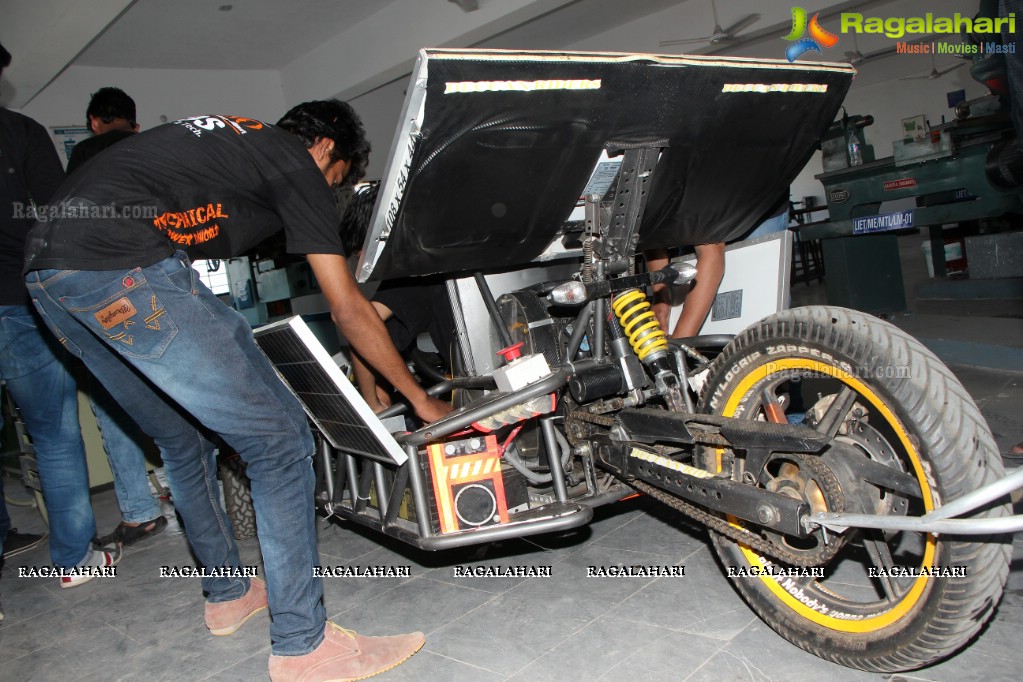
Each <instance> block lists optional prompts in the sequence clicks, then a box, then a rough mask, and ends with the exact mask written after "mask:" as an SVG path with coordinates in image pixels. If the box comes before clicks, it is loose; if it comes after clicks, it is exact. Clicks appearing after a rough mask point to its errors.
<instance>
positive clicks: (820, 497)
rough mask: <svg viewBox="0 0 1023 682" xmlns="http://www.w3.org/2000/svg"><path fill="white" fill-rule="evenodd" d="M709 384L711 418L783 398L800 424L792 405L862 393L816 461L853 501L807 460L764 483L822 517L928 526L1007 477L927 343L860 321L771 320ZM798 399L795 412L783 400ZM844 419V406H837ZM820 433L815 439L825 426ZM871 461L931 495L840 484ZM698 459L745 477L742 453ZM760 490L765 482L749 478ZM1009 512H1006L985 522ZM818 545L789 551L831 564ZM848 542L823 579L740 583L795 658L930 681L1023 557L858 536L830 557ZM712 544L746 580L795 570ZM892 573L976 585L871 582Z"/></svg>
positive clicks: (1007, 551)
mask: <svg viewBox="0 0 1023 682" xmlns="http://www.w3.org/2000/svg"><path fill="white" fill-rule="evenodd" d="M907 374H908V376H906V375H907ZM705 385H706V387H707V388H706V389H705V390H704V393H703V396H702V397H701V401H700V410H701V411H703V412H706V413H712V414H718V415H731V416H736V417H740V418H748V419H757V418H763V416H762V415H763V414H764V410H763V405H764V404H766V403H767V401H768V400H769V399H770V400H775V399H776V398H778V397H780V401H781V402H784V401H785V400H789V401H791V402H790V408H789V414H788V415H787V416H790V421H792V419H791V416H796V419H797V420H798V412H796V411H793V410H792V409H791V404H792V403H797V402H798V398H800V397H801V396H804V395H806V394H809V395H810V397H809V400H808V401H807V404H806V405H805V407H811V403H817V405H818V406H819V407H821V408H822V410H823V407H824V406H825V405H828V403H827V399H824V400H821V399H820V398H817V397H816V396H818V395H823V396H828V395H839V396H841V395H843V394H844V395H850V394H848V393H844V391H845V389H844V388H843V387H848V388H849V389H850V390H852V391H853V392H854V394H855V402H853V403H852V407H851V409H848V410H847V411H843V410H841V409H839V408H837V407H835V409H834V413H835V415H841V416H843V418H842V419H841V420H839V421H841V423H842V424H843V429H844V432H839V433H838V434H836V437H835V438H834V440H833V441H832V445H831V446H829V448H828V449H827V450H825V451H824V453H823V454H821V455H820V456H819V458H818V461H823V462H826V463H829V470H831V471H833V472H839V474H840V475H839V476H838V477H837V480H838V481H839V482H840V483H841V487H842V488H843V491H844V493H845V498H846V499H843V498H842V497H841V496H836V495H834V494H831V495H827V494H825V493H824V492H823V491H824V490H827V488H826V487H825V486H826V485H827V481H826V480H825V478H821V477H820V476H817V477H816V480H815V476H814V474H812V472H811V471H810V470H811V469H812V467H810V466H809V465H806V464H802V463H801V462H802V460H800V459H799V458H798V457H789V458H786V457H785V456H776V459H775V460H774V461H773V462H771V463H769V464H768V465H767V466H765V467H764V468H763V470H762V473H761V474H760V476H759V477H756V484H757V485H763V486H767V487H772V486H773V487H772V489H775V490H779V489H782V490H784V489H788V490H789V491H790V492H791V491H793V490H794V491H795V492H793V493H792V494H795V495H800V494H802V495H806V496H807V497H812V498H813V499H814V500H816V504H817V505H818V506H821V505H822V504H823V505H824V506H829V505H830V504H834V505H836V506H839V505H841V506H844V508H845V509H846V510H847V511H861V510H859V509H853V508H851V507H850V505H855V504H862V505H864V507H865V509H863V510H862V511H872V512H875V513H885V514H900V515H919V514H922V513H925V512H926V511H927V510H929V509H932V508H934V507H937V506H940V504H941V503H942V501H951V500H953V499H956V498H958V497H961V496H962V495H964V494H966V493H968V492H970V491H972V490H975V489H977V488H979V487H980V486H982V485H985V484H987V483H990V482H992V481H995V480H997V479H999V478H1001V477H1003V475H1004V472H1003V469H1002V464H1001V459H1000V457H999V454H998V449H997V447H996V445H995V443H994V440H993V438H992V436H991V432H990V430H989V428H988V426H987V423H986V422H985V421H984V419H983V417H982V416H981V414H980V411H979V410H978V409H977V406H976V404H975V403H974V402H973V400H972V399H971V398H970V396H969V395H968V394H967V392H966V390H965V389H964V388H963V386H962V385H961V384H960V383H959V381H958V380H957V379H956V378H955V377H954V376H953V375H952V373H951V372H950V371H949V369H948V368H947V367H946V366H945V365H944V364H942V363H941V361H940V360H938V358H937V357H935V356H934V355H933V354H932V353H931V352H930V351H929V350H927V349H926V348H925V347H924V346H923V345H922V344H921V343H920V342H919V341H917V340H916V339H914V338H912V337H911V336H909V335H907V334H905V333H904V332H902V331H900V330H899V329H897V328H896V327H894V326H892V325H891V324H888V323H887V322H883V321H881V320H879V319H876V318H874V317H871V316H869V315H865V314H863V313H859V312H856V311H852V310H846V309H842V308H831V307H824V306H815V307H809V308H797V309H794V310H789V311H785V312H782V313H779V314H777V315H773V316H771V317H768V318H766V319H764V320H762V321H761V322H759V323H757V324H755V325H754V326H752V327H750V328H748V329H747V330H746V331H744V332H743V333H742V334H741V335H739V336H738V337H736V339H735V340H734V341H733V342H732V343H731V344H730V345H729V346H728V347H727V348H726V349H725V351H724V353H722V355H721V356H719V357H718V358H717V359H716V360H715V361H714V363H713V364H712V366H711V367H710V371H709V376H708V381H707V383H706V384H705ZM765 389H767V393H765V392H764V390H765ZM786 391H787V392H788V395H787V398H786V397H785V396H782V395H781V394H783V393H785V392H786ZM829 391H831V393H829ZM838 404H841V401H840V400H835V401H834V402H832V403H830V405H832V406H835V405H838ZM847 404H848V403H847ZM822 410H818V412H817V415H816V416H820V414H821V413H822ZM794 413H795V414H794ZM807 421H808V422H809V423H810V424H813V423H814V422H815V419H814V418H813V417H809V418H808V420H807ZM829 452H830V453H831V454H828V453H829ZM859 456H865V457H867V458H870V459H872V460H874V461H875V462H881V463H882V464H885V465H886V466H888V467H889V468H892V469H893V471H896V472H899V471H901V472H903V475H904V477H903V480H904V481H905V480H910V481H912V480H913V479H915V481H916V482H917V483H919V486H920V489H919V491H918V492H919V494H918V495H913V496H910V495H899V494H894V493H892V492H891V491H889V490H885V489H883V488H881V487H878V486H872V485H870V484H868V483H865V482H863V481H862V480H859V481H857V480H856V477H855V476H850V475H849V473H848V472H849V468H847V467H846V468H845V469H844V471H845V472H846V473H845V477H844V478H843V477H842V476H841V472H842V471H843V466H842V464H841V461H842V459H843V458H846V461H848V459H849V458H854V457H859ZM699 457H700V460H699V461H700V463H701V465H702V466H703V467H704V468H707V469H709V470H712V471H717V470H721V469H727V470H730V471H732V473H733V475H734V476H736V477H741V473H742V472H741V468H742V463H743V462H744V460H743V459H742V458H743V453H732V452H730V451H726V450H716V449H712V448H706V449H704V450H702V451H701V452H700V455H699ZM793 462H795V464H793ZM810 464H814V463H813V462H811V463H810ZM737 472H738V473H737ZM905 474H909V476H905ZM895 476H897V474H894V473H893V478H894V477H895ZM747 478H748V479H752V478H755V476H754V475H752V472H750V474H747ZM817 481H820V482H821V484H822V485H821V486H817ZM832 482H834V479H833V480H832ZM914 485H915V484H914ZM814 495H816V497H814ZM857 500H858V501H859V502H857ZM864 500H865V501H864ZM870 506H873V509H867V508H866V507H870ZM1010 513H1011V512H1010V506H1009V504H1008V503H1006V504H1001V505H994V506H992V507H991V508H990V509H987V510H986V511H985V512H984V513H983V514H979V515H978V516H1005V515H1008V514H1010ZM733 521H734V520H733ZM754 530H755V529H754ZM760 534H761V536H762V537H765V538H771V536H770V535H768V534H766V533H763V532H761V533H760ZM773 539H774V540H775V541H781V542H783V543H787V542H788V541H787V540H786V539H785V538H779V537H778V536H775V537H774V538H773ZM821 539H822V538H818V540H817V541H816V542H817V545H816V546H814V544H813V542H810V543H806V542H803V543H802V544H800V543H797V542H793V543H791V545H790V546H789V548H795V549H796V550H797V551H803V552H815V551H821V552H822V555H821V557H822V558H825V557H824V556H823V554H826V551H825V550H826V546H825V545H823V544H821V543H820V540H821ZM836 541H837V542H840V543H841V544H840V545H839V547H840V549H839V550H838V553H837V555H835V556H834V557H833V558H831V559H830V560H827V559H826V558H825V560H826V564H825V565H824V577H818V578H815V577H800V578H796V579H793V578H791V577H785V578H782V577H778V578H771V577H764V576H762V575H759V576H756V577H735V578H733V579H732V580H730V582H731V583H732V584H733V586H734V587H735V588H736V590H737V591H738V592H739V594H740V595H741V596H742V598H743V599H744V600H745V601H746V602H747V603H748V604H749V605H750V606H751V607H752V608H753V610H754V611H755V612H756V613H757V614H758V615H759V616H760V618H761V619H763V620H764V622H766V623H767V624H768V625H769V626H770V627H771V628H772V629H774V630H775V631H776V632H778V633H779V634H780V635H782V636H783V637H785V638H786V639H787V640H789V641H790V642H792V643H793V644H795V645H797V646H799V647H801V648H803V649H806V650H807V651H809V652H811V653H813V654H815V655H816V656H819V657H821V658H825V659H828V660H831V661H834V662H836V663H840V664H842V665H845V666H848V667H852V668H859V669H862V670H868V671H874V672H895V671H904V670H911V669H915V668H919V667H922V666H925V665H928V664H930V663H933V662H935V661H937V660H939V659H942V658H944V657H946V656H948V655H950V654H952V653H953V652H955V651H957V650H958V649H959V648H961V647H963V646H964V645H965V644H966V643H967V642H968V641H969V640H970V638H971V637H973V636H974V635H975V634H976V633H977V632H978V631H979V630H980V629H981V628H982V626H983V625H984V623H985V622H986V621H987V620H988V618H990V616H991V614H992V613H993V611H994V609H995V606H996V605H997V604H998V601H999V599H1000V598H1001V594H1002V590H1003V588H1004V585H1005V581H1006V578H1007V576H1008V568H1009V561H1010V558H1011V544H1010V543H1011V536H1008V537H1006V536H994V537H973V536H969V537H968V536H943V537H934V536H933V535H927V534H920V533H908V532H900V533H892V532H883V533H882V532H880V531H866V530H864V531H856V530H852V531H848V532H847V533H846V534H845V535H844V536H843V537H842V538H836V537H835V536H834V535H833V534H832V536H831V542H832V543H834V542H836ZM712 543H713V546H714V549H715V551H716V552H717V555H718V557H719V559H720V561H721V563H722V564H723V566H724V567H725V569H726V570H728V569H729V567H735V571H734V572H735V573H736V574H738V575H741V574H742V569H749V567H751V566H755V565H756V564H759V565H760V566H765V565H767V564H773V566H776V567H783V568H784V567H786V564H785V563H784V562H781V561H777V560H775V561H767V562H765V560H764V559H763V558H762V557H758V554H757V553H756V552H754V551H752V550H751V549H749V548H748V547H746V546H743V545H740V544H737V543H736V542H734V541H732V540H729V539H727V538H725V537H723V536H721V535H718V534H712ZM885 564H891V565H892V566H899V567H910V568H913V569H914V572H915V573H917V574H920V573H924V572H925V571H923V568H924V567H932V566H938V567H943V568H942V569H941V571H942V572H943V573H953V574H955V573H960V572H961V573H964V575H953V576H952V577H922V576H917V577H913V576H908V577H896V578H891V577H889V578H888V579H887V580H884V579H882V578H877V577H872V576H871V572H870V569H871V567H873V568H874V570H875V573H876V572H879V571H878V567H879V566H885ZM956 567H964V568H963V569H961V570H960V569H959V568H956Z"/></svg>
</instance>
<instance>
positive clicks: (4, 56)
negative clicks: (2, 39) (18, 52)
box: [0, 43, 11, 70]
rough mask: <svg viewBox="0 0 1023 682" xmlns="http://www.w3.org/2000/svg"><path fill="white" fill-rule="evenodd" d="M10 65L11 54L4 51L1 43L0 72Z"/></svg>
mask: <svg viewBox="0 0 1023 682" xmlns="http://www.w3.org/2000/svg"><path fill="white" fill-rule="evenodd" d="M10 65H11V53H10V52H8V51H7V50H5V49H4V46H3V44H2V43H0V70H3V69H4V68H6V67H8V66H10Z"/></svg>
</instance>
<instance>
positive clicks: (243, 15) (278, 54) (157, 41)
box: [75, 0, 396, 70]
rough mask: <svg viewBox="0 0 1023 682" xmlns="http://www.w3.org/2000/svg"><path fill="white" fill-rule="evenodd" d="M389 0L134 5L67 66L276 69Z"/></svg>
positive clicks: (198, 0) (185, 0)
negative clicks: (72, 64)
mask: <svg viewBox="0 0 1023 682" xmlns="http://www.w3.org/2000/svg"><path fill="white" fill-rule="evenodd" d="M395 1H396V0H135V2H133V3H132V5H131V7H129V8H128V9H127V10H126V11H125V12H124V14H122V15H121V16H120V17H118V18H117V20H116V21H115V22H114V23H113V24H112V25H110V27H109V28H107V30H106V31H104V32H103V33H102V34H101V35H100V36H98V37H97V38H96V40H95V41H94V42H93V43H92V44H91V45H89V47H87V48H86V49H85V51H84V52H82V53H81V54H80V55H79V56H78V58H77V59H75V64H76V65H79V66H106V67H133V68H140V69H270V70H276V69H280V68H282V67H284V66H287V65H288V64H290V63H291V62H293V61H295V60H296V59H298V58H299V57H301V56H302V55H304V54H305V53H307V52H309V50H311V49H312V48H314V47H316V46H318V45H320V44H322V43H323V42H325V41H326V40H327V39H329V38H331V37H333V36H335V35H337V34H338V33H341V32H343V31H346V30H348V29H349V28H351V27H352V26H354V25H357V24H358V23H359V22H361V21H363V20H364V19H366V18H367V17H369V16H370V15H372V14H374V13H375V12H378V11H379V10H381V9H383V8H385V7H387V6H388V5H390V4H393V3H394V2H395ZM221 7H230V8H231V9H230V11H222V10H221V9H220V8H221Z"/></svg>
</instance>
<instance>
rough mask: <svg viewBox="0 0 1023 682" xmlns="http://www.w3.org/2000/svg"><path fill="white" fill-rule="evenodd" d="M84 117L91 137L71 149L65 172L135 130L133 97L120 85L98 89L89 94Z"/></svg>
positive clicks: (69, 172)
mask: <svg viewBox="0 0 1023 682" xmlns="http://www.w3.org/2000/svg"><path fill="white" fill-rule="evenodd" d="M85 119H86V122H87V123H88V125H89V130H91V131H92V134H93V136H92V137H90V138H89V139H87V140H82V141H81V142H79V143H78V144H76V145H75V148H74V149H72V150H71V158H70V159H68V162H67V174H68V175H71V174H72V173H74V172H75V171H77V170H78V169H79V168H81V167H82V166H83V165H85V162H86V161H88V160H89V159H91V158H92V157H94V156H96V155H97V154H99V153H100V152H101V151H103V150H104V149H107V148H109V147H111V146H113V145H114V144H116V143H117V142H120V141H121V140H123V139H124V138H126V137H130V136H131V135H133V134H135V133H137V132H138V131H139V124H138V122H137V121H136V120H135V100H133V99H132V98H131V97H129V96H128V93H126V92H125V91H124V90H121V89H120V88H100V89H99V90H97V91H96V92H94V93H92V98H91V99H90V100H89V106H88V108H87V109H86V110H85Z"/></svg>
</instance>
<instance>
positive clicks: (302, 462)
mask: <svg viewBox="0 0 1023 682" xmlns="http://www.w3.org/2000/svg"><path fill="white" fill-rule="evenodd" d="M239 454H240V455H241V457H242V460H243V461H244V462H245V465H246V469H245V471H246V474H247V475H248V477H249V478H250V479H253V480H259V479H264V478H265V479H269V480H273V479H274V478H279V477H280V476H281V475H282V474H283V473H284V472H286V471H293V469H292V467H297V470H298V471H300V472H304V471H305V470H306V469H308V470H309V471H312V468H313V465H312V462H313V448H312V440H310V441H309V447H308V448H302V447H289V448H281V449H277V448H274V449H266V448H261V449H259V450H258V451H256V452H241V453H239Z"/></svg>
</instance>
